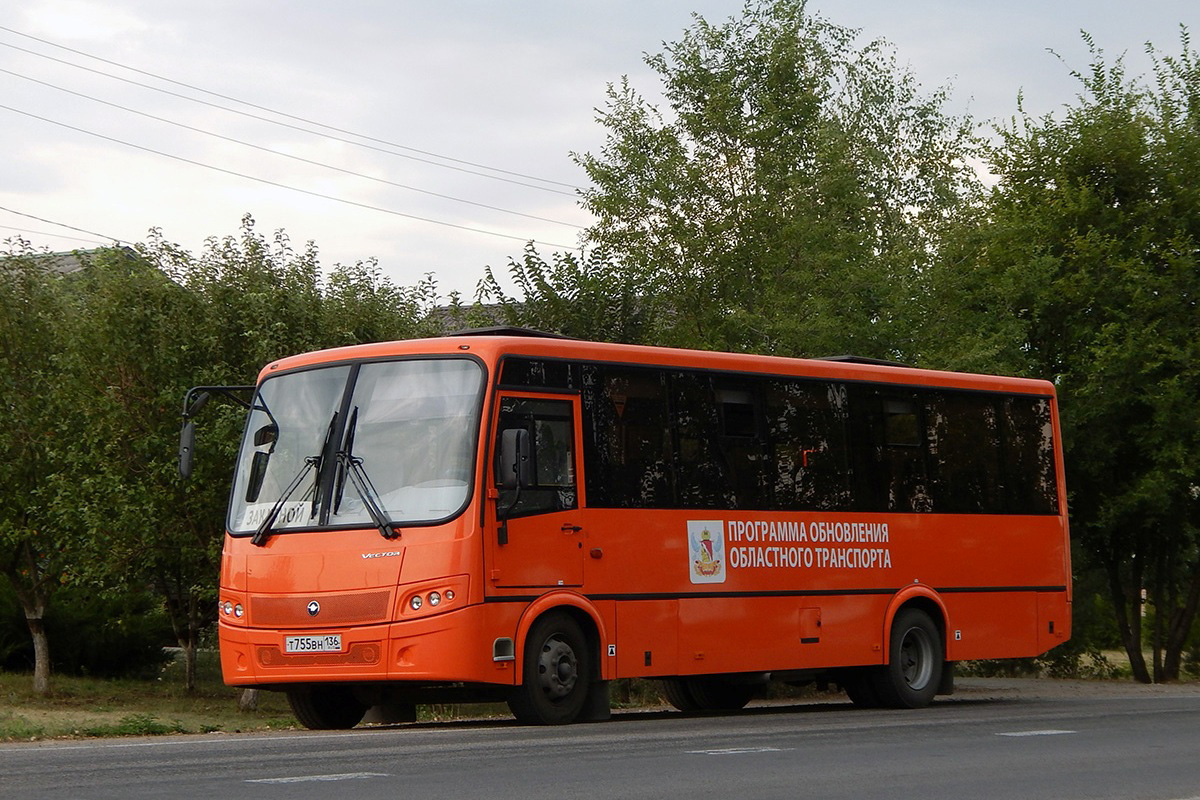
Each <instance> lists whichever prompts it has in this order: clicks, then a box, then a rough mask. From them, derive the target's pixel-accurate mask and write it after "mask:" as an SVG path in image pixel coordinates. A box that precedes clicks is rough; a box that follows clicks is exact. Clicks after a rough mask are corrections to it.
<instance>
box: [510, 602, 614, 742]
mask: <svg viewBox="0 0 1200 800" xmlns="http://www.w3.org/2000/svg"><path fill="white" fill-rule="evenodd" d="M593 671H594V670H593V666H592V657H591V654H590V652H589V650H588V644H587V637H585V636H584V634H583V630H582V629H581V628H580V627H579V623H578V622H576V621H575V620H574V619H572V618H571V617H570V616H569V615H567V614H564V613H562V612H554V613H550V614H547V615H546V616H544V617H542V618H540V619H539V620H537V622H535V623H534V624H533V627H532V628H530V630H529V635H528V636H527V637H525V663H524V665H523V668H522V680H521V685H520V686H518V687H517V688H516V690H515V691H514V692H513V694H512V695H511V696H510V697H509V700H508V707H509V709H510V710H511V711H512V713H513V716H514V717H516V718H517V719H518V720H519V721H520V722H524V723H527V724H534V725H564V724H566V723H569V722H574V721H575V720H576V719H578V718H579V716H580V714H581V713H582V712H583V709H584V704H585V703H586V701H587V696H588V691H589V689H590V688H591V683H592V673H593Z"/></svg>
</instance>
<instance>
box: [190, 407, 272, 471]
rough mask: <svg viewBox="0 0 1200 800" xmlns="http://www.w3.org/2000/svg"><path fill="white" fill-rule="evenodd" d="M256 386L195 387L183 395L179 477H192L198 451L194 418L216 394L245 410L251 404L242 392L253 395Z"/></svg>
mask: <svg viewBox="0 0 1200 800" xmlns="http://www.w3.org/2000/svg"><path fill="white" fill-rule="evenodd" d="M255 388H256V387H254V386H193V387H192V388H191V389H188V390H187V392H185V393H184V395H183V413H182V415H181V416H182V417H183V426H182V427H181V428H180V430H179V476H180V477H181V478H190V477H191V476H192V457H193V455H194V454H195V451H196V423H195V422H193V421H192V417H194V416H196V415H197V414H199V413H200V409H202V408H204V406H205V405H207V404H208V401H209V400H210V399H212V396H213V395H214V394H220V395H223V396H225V397H227V398H229V399H230V400H233V401H234V402H236V403H238V404H239V405H241V406H244V407H245V408H250V402H249V401H248V400H246V399H244V398H242V397H240V396H239V394H240V393H241V392H249V393H253V392H254V389H255Z"/></svg>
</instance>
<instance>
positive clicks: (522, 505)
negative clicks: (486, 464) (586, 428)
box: [495, 397, 578, 517]
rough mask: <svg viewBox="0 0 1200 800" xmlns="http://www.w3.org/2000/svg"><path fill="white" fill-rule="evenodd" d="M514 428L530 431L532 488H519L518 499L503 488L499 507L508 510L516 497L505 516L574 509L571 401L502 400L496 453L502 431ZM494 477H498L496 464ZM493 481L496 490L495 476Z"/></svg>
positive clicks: (575, 503) (498, 450)
mask: <svg viewBox="0 0 1200 800" xmlns="http://www.w3.org/2000/svg"><path fill="white" fill-rule="evenodd" d="M514 428H518V429H522V430H525V431H528V432H529V441H530V451H531V452H530V453H529V458H530V460H531V461H532V462H533V463H532V469H531V473H532V475H533V485H532V486H527V487H524V488H522V489H521V490H520V495H519V496H517V495H515V490H506V489H502V490H501V492H500V507H501V508H505V507H507V506H508V505H509V504H511V503H512V502H513V499H514V497H516V501H517V502H516V505H515V506H513V508H512V510H511V511H509V512H508V514H507V516H508V517H520V516H528V515H530V514H546V513H549V512H552V511H567V510H570V509H573V508H575V507H576V505H577V502H578V492H577V491H576V489H575V437H574V430H575V428H574V422H573V420H572V417H571V403H570V401H567V400H536V399H530V398H523V397H508V398H505V399H504V400H503V402H502V404H501V407H500V418H499V423H498V425H497V427H496V453H497V454H498V453H499V452H500V437H502V436H503V435H504V431H505V430H510V429H514ZM497 457H498V456H497ZM496 475H497V476H498V475H499V464H498V463H497V471H496ZM495 482H496V486H497V488H499V486H500V481H499V479H498V477H497V478H496V479H495Z"/></svg>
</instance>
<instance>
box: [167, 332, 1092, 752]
mask: <svg viewBox="0 0 1200 800" xmlns="http://www.w3.org/2000/svg"><path fill="white" fill-rule="evenodd" d="M209 388H210V389H211V388H213V387H209ZM243 388H248V389H251V390H253V400H252V401H251V402H250V403H249V413H248V418H247V423H246V431H245V436H244V439H243V442H242V445H241V450H240V455H239V456H238V462H237V467H236V473H235V477H234V480H233V489H232V494H231V497H230V503H229V512H228V530H227V534H226V536H225V543H224V550H223V554H222V561H221V577H220V600H219V612H218V618H219V628H220V651H221V665H222V669H223V672H224V677H225V680H226V682H227V683H229V684H233V685H237V686H257V687H262V688H266V689H274V690H282V691H285V692H286V693H287V696H288V698H289V701H290V703H291V705H292V707H293V709H294V710H295V712H296V714H297V717H298V718H299V719H300V721H301V722H302V723H303V724H305V725H306V726H308V727H311V728H347V727H352V726H354V725H356V724H358V723H359V722H360V721H361V720H362V719H363V718H364V715H365V714H366V713H367V711H368V709H372V708H373V709H374V715H375V716H374V717H373V718H374V719H382V720H393V721H398V720H403V719H410V718H412V714H413V713H414V709H415V704H417V703H430V702H452V701H462V702H467V701H477V700H491V699H503V700H506V701H507V702H508V704H509V706H510V708H511V710H512V712H513V713H514V715H515V716H516V717H517V718H518V719H519V720H522V721H526V722H533V723H567V722H572V721H576V720H597V719H604V718H606V717H607V715H608V713H609V703H608V682H609V681H612V680H614V679H617V678H635V677H637V678H655V679H660V680H661V681H663V685H664V687H665V694H666V697H667V698H668V700H669V701H670V702H671V703H672V704H673V705H675V706H676V707H678V708H679V709H681V710H683V711H700V710H711V709H736V708H740V707H741V706H743V705H745V704H746V703H747V702H748V701H749V700H750V699H751V698H752V697H753V696H754V693H755V692H756V691H758V690H759V689H760V688H761V687H762V686H764V685H765V684H766V683H767V682H768V681H771V680H778V681H785V682H789V683H802V682H808V681H826V682H833V683H836V684H837V685H839V686H841V687H842V688H843V689H844V690H845V691H846V693H847V694H848V695H849V696H850V698H851V700H852V701H853V702H854V703H856V704H858V705H863V706H887V707H920V706H924V705H927V704H928V703H930V702H931V700H932V699H933V697H934V696H935V695H936V694H938V693H946V692H948V691H949V690H951V688H952V678H951V674H952V673H951V666H952V664H953V662H956V661H960V660H966V659H994V658H1015V657H1027V656H1036V655H1039V654H1041V653H1044V652H1046V651H1047V650H1049V649H1050V648H1052V647H1054V646H1055V645H1057V644H1060V643H1062V642H1064V641H1066V640H1067V638H1068V637H1069V635H1070V628H1071V585H1070V574H1071V570H1070V549H1069V541H1068V530H1067V508H1066V491H1065V488H1064V483H1063V464H1062V454H1061V447H1060V444H1059V426H1058V418H1057V408H1056V399H1055V392H1054V387H1053V386H1052V385H1051V384H1050V383H1047V382H1044V381H1035V380H1027V379H1017V378H1005V377H993V376H982V375H966V374H956V373H949V372H936V371H927V370H919V369H913V368H908V367H905V366H902V365H894V364H889V363H885V362H872V361H868V360H866V359H853V358H838V359H788V358H777V357H766V356H755V355H737V354H728V353H714V352H697V351H687V350H676V349H665V348H655V347H641V346H628V345H617V344H602V343H595V342H586V341H578V340H571V339H565V338H561V337H555V336H551V335H546V334H536V333H535V332H531V331H522V330H520V329H490V330H486V331H476V332H467V333H464V334H459V335H453V336H447V337H444V338H437V339H426V340H416V341H403V342H390V343H381V344H371V345H363V346H355V347H347V348H341V349H334V350H327V351H321V352H315V353H308V354H305V355H298V356H294V357H290V358H284V359H281V360H279V361H276V362H274V363H272V364H269V365H267V366H266V367H265V368H264V369H263V370H262V373H261V374H260V376H259V380H258V383H257V386H256V387H243ZM197 397H200V394H199V392H198V391H197V390H193V391H192V392H190V393H189V395H188V397H187V398H185V404H184V407H185V412H184V416H185V437H184V438H185V444H186V446H185V447H184V450H186V454H185V455H186V458H190V453H191V438H190V437H191V436H193V435H194V434H193V433H192V427H191V426H192V423H191V419H190V416H191V414H192V413H194V409H195V405H196V404H195V402H194V399H195V398H197ZM181 466H182V464H181Z"/></svg>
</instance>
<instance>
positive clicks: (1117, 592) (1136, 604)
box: [1107, 560, 1151, 683]
mask: <svg viewBox="0 0 1200 800" xmlns="http://www.w3.org/2000/svg"><path fill="white" fill-rule="evenodd" d="M1107 571H1108V588H1109V594H1110V596H1111V597H1112V604H1113V612H1114V614H1115V615H1116V617H1117V629H1118V630H1119V631H1120V633H1121V643H1122V644H1124V645H1125V652H1126V654H1127V655H1128V656H1129V666H1130V668H1131V669H1132V670H1133V679H1134V680H1136V681H1138V682H1140V683H1150V682H1151V680H1150V672H1149V670H1147V669H1146V659H1145V657H1144V656H1143V655H1142V592H1141V588H1140V584H1141V571H1140V570H1138V569H1136V568H1135V570H1134V579H1133V591H1132V592H1130V593H1129V594H1128V596H1127V595H1126V593H1125V590H1124V588H1123V587H1122V585H1121V567H1120V565H1119V564H1118V563H1116V562H1115V561H1111V560H1110V561H1109V562H1108V564H1107ZM1130 612H1132V617H1133V619H1132V620H1131V619H1130Z"/></svg>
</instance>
